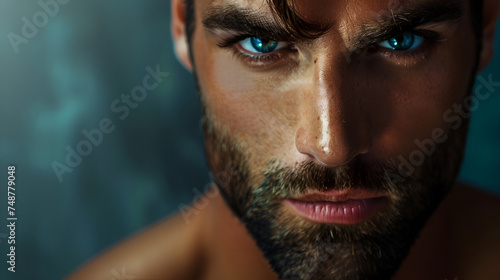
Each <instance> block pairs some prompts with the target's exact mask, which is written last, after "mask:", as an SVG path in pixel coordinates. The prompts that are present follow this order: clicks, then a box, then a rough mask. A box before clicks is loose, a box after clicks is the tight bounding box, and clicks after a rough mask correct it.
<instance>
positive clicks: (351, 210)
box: [284, 189, 388, 225]
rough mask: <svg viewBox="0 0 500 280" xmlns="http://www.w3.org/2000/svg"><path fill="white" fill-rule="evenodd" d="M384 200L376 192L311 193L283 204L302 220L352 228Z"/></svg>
mask: <svg viewBox="0 0 500 280" xmlns="http://www.w3.org/2000/svg"><path fill="white" fill-rule="evenodd" d="M387 201H388V199H387V197H386V196H384V195H383V194H380V193H374V192H370V191H365V190H360V189H348V190H343V191H324V192H320V191H314V192H310V193H307V194H305V195H303V196H299V197H294V198H289V199H286V200H285V201H284V204H285V205H286V206H287V207H289V208H291V209H292V211H293V212H295V213H296V214H297V215H299V216H301V217H302V218H304V219H306V220H309V221H312V222H316V223H325V224H343V225H353V224H357V223H360V222H362V221H365V220H367V219H369V218H370V217H371V216H373V215H374V214H375V213H376V212H377V211H378V210H379V209H380V208H381V207H382V206H383V205H384V204H386V203H387Z"/></svg>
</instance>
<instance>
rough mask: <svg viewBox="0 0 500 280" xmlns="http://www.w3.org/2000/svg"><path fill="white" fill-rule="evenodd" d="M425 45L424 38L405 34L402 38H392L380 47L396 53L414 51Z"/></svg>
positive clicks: (380, 44)
mask: <svg viewBox="0 0 500 280" xmlns="http://www.w3.org/2000/svg"><path fill="white" fill-rule="evenodd" d="M423 43H424V38H423V37H421V36H418V35H415V34H414V33H404V34H403V35H401V36H398V37H393V38H390V39H389V40H386V41H383V42H381V43H379V46H381V47H383V48H386V49H391V50H395V51H410V50H414V49H416V48H418V47H420V46H422V44H423Z"/></svg>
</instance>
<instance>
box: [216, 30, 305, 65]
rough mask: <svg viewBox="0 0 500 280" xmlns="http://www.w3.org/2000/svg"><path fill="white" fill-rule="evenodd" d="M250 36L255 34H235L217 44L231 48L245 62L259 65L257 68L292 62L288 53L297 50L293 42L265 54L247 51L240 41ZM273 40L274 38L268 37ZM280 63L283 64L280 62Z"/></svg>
mask: <svg viewBox="0 0 500 280" xmlns="http://www.w3.org/2000/svg"><path fill="white" fill-rule="evenodd" d="M249 37H254V35H249V34H246V35H237V36H233V37H230V38H227V39H224V40H223V41H222V42H221V43H219V44H217V45H218V46H219V47H221V48H226V49H231V50H232V51H233V55H234V57H236V58H237V59H241V60H242V61H243V62H244V63H246V64H247V65H249V66H251V67H257V68H262V67H266V66H271V65H273V64H278V62H282V63H283V64H286V63H288V62H290V60H289V58H290V57H289V56H287V54H291V53H295V52H297V50H296V49H294V47H293V43H288V44H289V45H290V46H289V47H287V48H283V49H280V50H277V51H273V52H270V53H264V54H259V53H255V54H252V53H249V52H248V51H245V50H244V49H243V48H242V47H241V46H240V45H239V43H240V42H241V41H243V40H245V39H247V38H249ZM262 39H267V38H262ZM267 40H270V41H272V39H267ZM279 65H282V64H281V63H279Z"/></svg>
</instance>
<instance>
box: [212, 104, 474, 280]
mask: <svg viewBox="0 0 500 280" xmlns="http://www.w3.org/2000/svg"><path fill="white" fill-rule="evenodd" d="M202 104H203V103H202ZM206 110H207V109H206V108H205V107H204V113H203V130H204V134H205V150H206V153H207V158H208V161H209V166H210V169H211V171H212V175H213V179H214V182H215V183H216V185H217V186H218V188H219V191H220V193H221V195H222V196H223V198H224V200H225V201H226V203H227V205H228V206H229V208H230V209H231V210H232V211H233V213H234V214H235V215H236V216H237V217H238V218H239V219H240V220H241V221H242V223H243V224H244V225H245V226H246V228H247V230H248V231H249V233H250V234H251V235H252V237H253V238H254V240H255V241H256V243H257V245H258V247H259V248H260V249H261V251H262V252H263V253H264V256H265V257H266V258H267V260H268V261H269V263H270V265H271V267H272V268H273V270H274V271H275V272H276V273H277V274H278V275H279V277H280V278H281V279H315V280H322V279H325V280H331V279H389V278H390V277H391V276H392V275H393V274H394V273H395V272H396V270H397V269H398V267H399V266H400V264H401V263H402V261H403V260H404V258H405V257H406V255H407V254H408V251H409V249H410V247H411V245H412V244H413V242H414V240H415V238H416V237H417V235H418V232H419V231H420V229H421V228H422V227H423V226H424V224H425V222H426V220H427V219H428V218H429V216H430V215H431V214H432V213H433V212H434V210H435V209H436V208H437V206H438V204H439V203H440V201H441V200H442V199H443V197H444V196H445V194H446V193H447V192H448V190H449V189H450V187H451V186H452V184H453V182H454V180H455V178H456V175H457V172H458V169H459V166H460V162H461V159H462V153H463V148H464V141H465V135H466V132H467V125H466V124H464V125H463V126H462V127H461V128H460V129H459V130H458V131H449V132H448V135H449V139H448V141H447V142H445V143H443V144H440V145H437V149H436V152H435V153H434V154H433V155H431V156H429V157H427V158H426V160H425V162H424V163H423V164H422V165H421V166H420V167H418V168H416V171H415V172H414V173H413V174H412V175H411V176H405V177H404V178H401V177H399V181H398V179H395V178H397V177H398V176H399V175H397V174H401V173H399V172H398V167H397V165H396V164H394V163H383V164H382V163H378V162H366V161H363V160H362V159H361V158H356V159H354V160H353V161H351V162H349V164H348V165H346V166H343V167H340V168H336V169H330V168H325V167H323V166H320V165H318V164H316V163H314V162H307V163H303V164H301V165H299V166H298V167H295V168H291V167H286V166H281V164H280V162H278V161H277V160H270V161H269V162H268V165H267V167H266V169H265V170H262V171H260V172H261V174H262V175H263V177H264V179H263V180H259V179H257V178H253V177H252V176H251V175H250V174H251V172H250V170H249V168H248V166H247V164H248V162H249V161H250V160H251V159H250V157H249V156H248V155H247V154H246V153H245V151H243V149H242V148H241V146H240V145H239V143H238V142H237V141H236V140H235V139H233V138H232V137H231V136H230V135H229V133H227V132H226V131H225V130H224V129H223V128H222V127H221V126H220V125H218V124H217V123H216V121H215V120H214V119H213V117H212V116H211V114H210V113H208V112H207V111H206ZM401 179H402V180H401ZM352 186H362V187H364V188H366V189H370V190H376V191H381V192H383V193H385V194H387V195H388V197H389V203H388V204H387V205H386V206H385V207H384V208H382V209H380V210H379V211H378V212H377V213H376V214H375V215H374V216H373V217H371V218H370V219H368V220H366V221H363V222H361V223H358V224H355V225H333V224H317V223H312V222H308V221H305V220H303V219H301V218H299V217H295V216H290V215H286V214H285V213H284V211H283V205H282V204H281V203H282V202H283V200H284V199H286V198H290V197H293V196H296V195H298V194H303V193H304V192H305V191H307V190H314V189H318V190H333V189H337V190H340V189H345V188H350V187H352Z"/></svg>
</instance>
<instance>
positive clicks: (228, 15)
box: [202, 4, 302, 42]
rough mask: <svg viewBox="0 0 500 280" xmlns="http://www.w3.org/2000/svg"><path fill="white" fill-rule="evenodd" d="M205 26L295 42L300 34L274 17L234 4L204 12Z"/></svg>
mask: <svg viewBox="0 0 500 280" xmlns="http://www.w3.org/2000/svg"><path fill="white" fill-rule="evenodd" d="M202 23H203V26H204V27H205V29H206V30H208V31H209V32H215V31H216V30H225V31H231V32H236V33H239V34H242V35H250V36H255V37H259V38H262V39H267V40H274V41H285V42H295V41H297V40H299V39H302V38H299V37H300V36H297V34H293V33H290V32H288V31H287V30H286V29H285V28H284V27H283V26H282V25H280V24H279V23H278V22H276V20H275V19H274V18H271V19H269V17H268V16H265V15H263V13H261V12H257V11H255V10H251V9H249V8H241V7H238V6H236V5H234V4H228V5H225V6H223V7H220V6H219V7H214V8H211V9H209V10H208V11H207V12H206V13H205V14H204V19H203V20H202Z"/></svg>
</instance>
